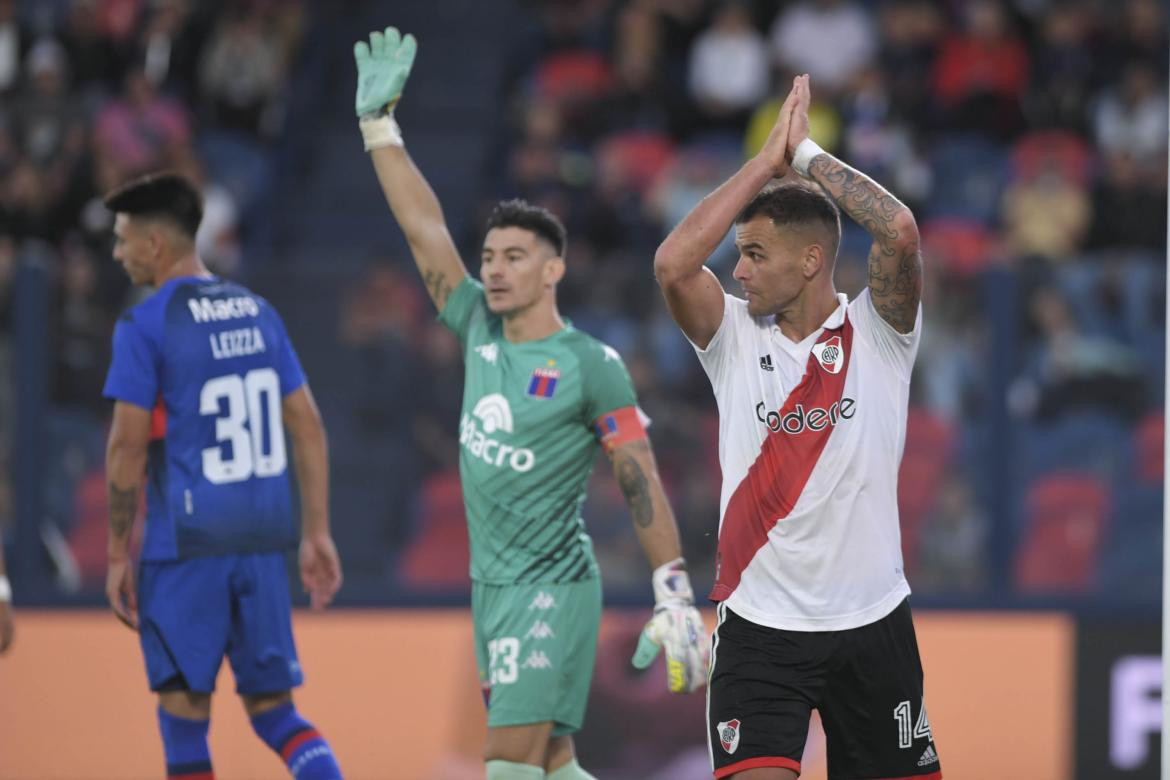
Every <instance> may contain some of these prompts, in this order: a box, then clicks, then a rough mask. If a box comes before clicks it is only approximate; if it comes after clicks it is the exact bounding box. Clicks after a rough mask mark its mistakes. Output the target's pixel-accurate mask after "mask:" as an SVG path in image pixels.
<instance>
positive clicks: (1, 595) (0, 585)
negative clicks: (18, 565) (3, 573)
mask: <svg viewBox="0 0 1170 780" xmlns="http://www.w3.org/2000/svg"><path fill="white" fill-rule="evenodd" d="M5 601H12V584H11V583H9V582H8V578H7V577H0V602H5Z"/></svg>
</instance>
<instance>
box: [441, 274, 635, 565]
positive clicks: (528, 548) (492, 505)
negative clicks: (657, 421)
mask: <svg viewBox="0 0 1170 780" xmlns="http://www.w3.org/2000/svg"><path fill="white" fill-rule="evenodd" d="M439 320H440V321H441V322H442V323H443V324H444V325H446V326H447V327H449V328H450V329H451V330H452V331H454V332H455V334H456V335H457V336H458V337H459V340H460V341H461V342H462V345H463V359H464V362H465V364H466V371H465V380H464V389H463V412H462V415H461V419H460V421H459V443H460V452H459V473H460V479H461V482H462V485H463V503H464V507H465V509H466V512H467V527H468V536H469V538H470V540H471V578H472V579H473V580H476V581H477V582H483V583H490V584H496V585H511V584H522V583H523V584H527V583H564V582H577V581H580V580H584V579H588V578H590V577H596V576H597V574H598V570H597V562H596V560H595V559H594V557H593V544H592V542H591V541H590V539H589V535H588V534H587V533H586V532H585V524H584V521H583V520H582V518H581V505H582V504H583V503H584V501H585V491H586V484H587V482H588V481H589V474H590V472H591V471H592V470H593V463H594V460H595V459H596V456H597V451H598V446H599V445H598V436H599V432H598V430H597V429H596V428H595V423H598V422H599V421H601V424H602V425H603V426H604V425H605V421H606V419H607V418H606V414H607V413H608V412H613V411H615V410H617V409H622V408H625V407H631V406H634V405H635V404H636V397H635V394H634V388H633V383H632V382H631V381H630V375H629V373H628V372H627V371H626V367H625V365H624V364H623V363H622V360H621V357H620V356H619V355H618V354H617V352H616V351H615V350H614V349H613V348H611V347H609V346H606V345H605V344H602V343H601V342H600V341H598V340H597V339H595V338H593V337H592V336H589V335H587V334H585V333H582V332H581V331H579V330H577V329H575V328H573V327H572V326H571V325H569V326H566V327H565V328H564V329H563V330H560V331H557V332H556V333H554V334H552V335H551V336H548V337H547V338H543V339H539V340H536V341H526V342H523V343H519V344H513V343H511V342H509V341H507V340H506V339H505V338H504V331H503V323H502V321H501V319H500V318H499V317H498V316H496V315H494V314H492V312H491V311H490V310H489V309H488V307H487V301H486V299H485V297H484V290H483V285H481V284H480V283H479V282H477V281H475V280H473V279H471V278H470V277H468V278H467V279H465V280H464V281H463V282H462V283H461V284H460V285H459V286H458V287H457V288H455V290H454V292H452V294H451V297H450V298H449V299H448V301H447V305H446V306H445V307H444V308H443V311H442V312H441V313H440V315H439ZM611 422H612V420H611Z"/></svg>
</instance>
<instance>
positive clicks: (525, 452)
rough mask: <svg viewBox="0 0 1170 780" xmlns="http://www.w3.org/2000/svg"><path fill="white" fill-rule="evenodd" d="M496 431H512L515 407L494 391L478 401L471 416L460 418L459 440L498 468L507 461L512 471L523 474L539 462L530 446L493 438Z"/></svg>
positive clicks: (469, 449) (478, 456)
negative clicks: (517, 445) (503, 441)
mask: <svg viewBox="0 0 1170 780" xmlns="http://www.w3.org/2000/svg"><path fill="white" fill-rule="evenodd" d="M477 421H478V422H477ZM480 426H482V427H483V430H482V431H481V430H480ZM496 431H502V432H503V433H511V432H512V407H510V406H509V405H508V399H507V398H505V397H504V396H502V395H500V394H499V393H492V394H491V395H485V396H484V397H483V398H481V399H479V400H478V401H477V402H476V404H475V407H474V408H473V409H472V410H471V416H468V415H466V414H465V415H463V419H462V420H460V421H459V443H460V444H462V445H463V446H464V447H466V448H467V451H468V452H470V453H471V454H472V455H474V456H475V457H477V458H479V459H480V460H482V461H483V462H484V463H486V464H488V465H489V466H495V467H497V468H499V467H501V466H503V465H504V464H505V463H507V464H508V466H509V467H510V468H511V469H512V470H513V471H517V472H519V473H521V474H523V473H524V472H526V471H531V470H532V467H533V466H535V465H536V454H535V453H534V452H533V451H532V450H530V449H528V448H527V447H521V448H520V449H516V448H515V447H513V446H512V445H510V444H504V443H502V442H501V441H499V440H498V439H494V438H491V434H493V433H495V432H496Z"/></svg>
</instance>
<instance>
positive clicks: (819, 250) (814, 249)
mask: <svg viewBox="0 0 1170 780" xmlns="http://www.w3.org/2000/svg"><path fill="white" fill-rule="evenodd" d="M824 264H825V250H824V247H822V246H821V245H820V244H809V245H808V246H806V247H805V248H804V258H803V260H801V270H802V271H803V272H804V278H805V279H812V278H813V277H814V276H816V275H817V274H818V273H820V270H821V268H822V267H823V266H824Z"/></svg>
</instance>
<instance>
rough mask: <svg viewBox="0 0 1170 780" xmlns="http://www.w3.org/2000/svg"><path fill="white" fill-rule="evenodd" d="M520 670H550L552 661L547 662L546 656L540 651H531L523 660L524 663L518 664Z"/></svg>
mask: <svg viewBox="0 0 1170 780" xmlns="http://www.w3.org/2000/svg"><path fill="white" fill-rule="evenodd" d="M520 668H521V669H551V668H552V661H550V660H548V656H547V655H545V654H544V653H543V652H541V651H540V650H533V651H532V652H531V653H529V654H528V657H527V658H525V659H524V663H522V664H520Z"/></svg>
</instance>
